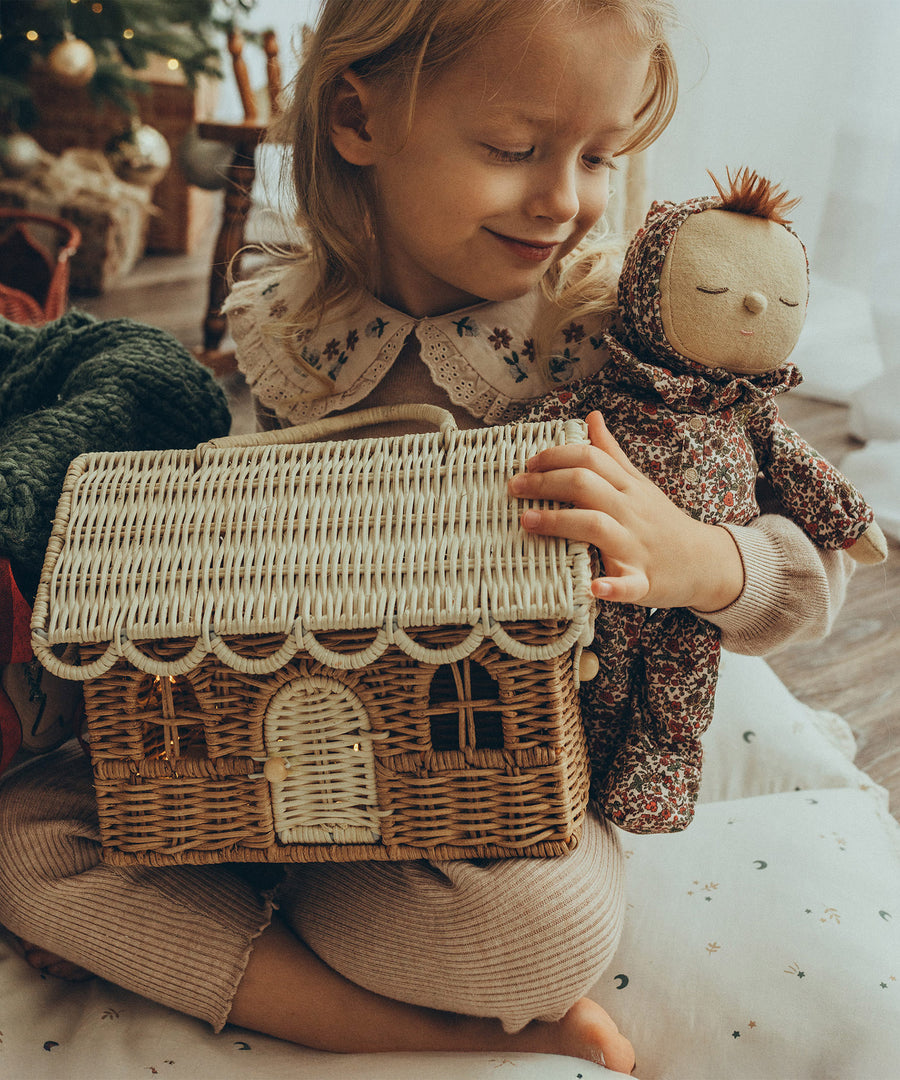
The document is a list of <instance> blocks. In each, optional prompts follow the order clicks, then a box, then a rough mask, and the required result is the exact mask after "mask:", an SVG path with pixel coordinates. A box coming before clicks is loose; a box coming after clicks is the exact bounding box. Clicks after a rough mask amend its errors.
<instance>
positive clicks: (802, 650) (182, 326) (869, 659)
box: [75, 250, 900, 818]
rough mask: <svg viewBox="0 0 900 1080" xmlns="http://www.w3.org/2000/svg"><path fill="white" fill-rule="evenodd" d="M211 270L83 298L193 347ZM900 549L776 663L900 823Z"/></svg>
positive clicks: (136, 278) (828, 409)
mask: <svg viewBox="0 0 900 1080" xmlns="http://www.w3.org/2000/svg"><path fill="white" fill-rule="evenodd" d="M208 270H209V255H208V253H207V251H205V250H204V251H199V252H198V253H197V254H194V255H189V256H159V255H156V256H149V257H147V258H146V259H144V260H143V262H141V263H140V264H139V265H138V266H137V267H136V268H135V270H134V271H133V272H132V273H131V274H130V275H129V276H128V278H127V279H126V280H125V281H124V282H123V283H122V284H121V285H119V286H116V287H115V288H113V289H111V290H109V291H108V292H107V293H106V294H105V295H104V296H102V297H95V298H85V297H81V298H75V302H76V303H77V305H78V306H79V307H81V308H82V309H83V310H86V311H90V312H93V313H94V314H96V315H98V316H100V317H102V318H109V317H114V316H115V317H118V316H125V317H129V318H134V319H138V320H140V321H142V322H147V323H151V324H153V325H156V326H161V327H163V328H164V329H166V330H168V331H170V332H171V333H172V334H174V335H175V336H176V337H177V338H178V339H179V340H180V341H182V342H183V343H184V344H185V345H187V346H188V347H190V348H193V347H194V346H197V345H199V344H200V341H201V325H202V321H203V316H204V313H205V310H206V290H207V281H208ZM222 384H223V387H224V389H225V390H226V392H227V393H228V395H229V399H230V401H231V403H232V408H233V412H234V413H235V414H236V426H237V427H239V428H240V429H242V430H247V429H248V425H249V424H250V423H251V420H252V413H251V410H250V407H249V398H248V395H247V392H246V387H245V386H244V385H243V383H242V380H241V379H240V376H231V377H229V378H227V379H224V380H223V382H222ZM783 402H784V404H783V409H782V411H783V414H784V416H785V418H786V419H787V421H788V423H790V424H791V425H792V426H793V427H795V428H797V430H798V431H800V433H801V434H802V435H804V436H805V437H806V438H807V439H809V441H810V442H811V443H812V444H813V445H814V446H816V447H817V448H818V449H819V450H820V451H821V453H823V454H824V455H825V456H826V457H828V458H829V459H830V460H831V461H833V462H834V463H835V464H836V465H838V466H840V463H841V459H842V458H843V456H844V454H846V453H847V451H848V450H850V449H852V448H853V447H854V446H856V445H858V444H857V443H856V442H855V441H854V440H853V439H852V437H851V436H850V435H849V434H848V430H847V410H846V409H845V408H843V407H842V406H838V405H832V404H829V403H826V402H821V401H815V400H813V399H810V398H804V397H800V396H799V395H797V394H793V395H790V396H789V397H788V398H787V399H783ZM898 555H900V549H898V545H897V544H895V543H892V545H891V557H890V559H889V560H888V562H887V564H886V565H884V566H880V567H874V568H870V567H864V568H862V569H860V570H859V571H858V572H857V574H856V575H855V577H854V578H853V580H852V581H851V583H850V592H849V595H848V599H847V603H846V605H845V606H844V609H843V610H842V612H841V614H840V616H839V618H838V621H837V624H836V625H835V627H834V631H833V633H832V634H831V635H830V637H829V638H828V639H827V640H825V641H824V642H819V643H816V644H812V645H801V646H794V647H792V648H789V649H785V650H784V651H782V652H780V653H778V654H775V655H773V656H770V657H769V658H768V660H769V663H770V664H771V666H772V668H773V669H774V670H775V671H776V672H777V674H778V675H779V676H780V678H781V679H782V680H783V681H784V682H785V683H786V684H787V686H788V687H790V689H791V690H792V691H793V692H794V694H796V696H797V697H799V698H800V699H801V700H802V701H805V702H807V703H808V704H810V705H812V706H815V707H817V708H823V709H830V710H832V711H834V712H837V713H840V714H841V715H842V716H843V717H844V718H845V719H846V720H847V721H848V723H849V724H850V725H851V727H852V728H853V731H854V734H855V735H856V738H857V742H858V747H859V749H858V754H857V758H856V762H857V764H858V765H859V767H860V768H862V769H864V770H865V771H866V772H868V773H870V775H871V776H872V777H873V779H875V780H876V781H877V782H878V783H880V784H882V785H884V786H885V787H887V788H888V790H889V792H890V795H891V808H892V810H893V812H894V814H895V816H897V817H898V818H900V557H898Z"/></svg>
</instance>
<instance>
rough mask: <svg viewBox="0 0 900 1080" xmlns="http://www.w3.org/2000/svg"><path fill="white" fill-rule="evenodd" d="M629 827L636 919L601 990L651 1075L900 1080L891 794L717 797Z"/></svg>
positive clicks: (896, 867) (899, 941)
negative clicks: (669, 823) (657, 826)
mask: <svg viewBox="0 0 900 1080" xmlns="http://www.w3.org/2000/svg"><path fill="white" fill-rule="evenodd" d="M623 841H624V845H625V849H626V853H627V855H628V860H627V867H628V872H627V877H626V881H627V883H628V884H627V889H628V917H627V921H626V929H625V934H624V936H623V940H622V943H621V946H620V948H619V950H618V952H617V954H616V956H615V957H614V959H613V963H612V966H611V967H610V968H609V971H608V973H607V974H606V975H605V976H604V978H603V979H602V980H601V982H600V984H599V985H598V986H597V987H596V988H595V990H594V992H593V995H592V996H595V997H596V999H597V1000H598V1001H600V1002H601V1003H602V1004H603V1005H604V1007H605V1008H607V1009H608V1010H609V1011H610V1012H611V1014H612V1015H613V1017H614V1018H615V1020H616V1021H617V1023H618V1024H619V1025H620V1027H621V1028H622V1030H623V1031H625V1032H626V1034H627V1035H628V1036H629V1038H630V1039H631V1040H632V1042H633V1043H634V1045H635V1050H636V1054H637V1074H638V1075H639V1076H640V1077H642V1080H725V1078H727V1080H788V1078H789V1080H822V1078H826V1077H827V1078H829V1080H897V1076H898V1075H900V826H898V824H897V822H896V821H894V819H893V818H891V817H890V815H889V814H888V813H887V812H886V810H885V807H884V800H883V799H882V798H881V797H880V796H879V795H877V794H875V793H865V792H861V791H858V790H850V789H846V788H844V789H834V788H831V789H823V790H818V791H802V792H786V793H783V794H778V795H763V796H756V797H754V798H749V799H740V800H735V801H732V802H722V803H708V804H706V805H703V806H700V807H698V809H697V815H696V818H695V820H694V822H693V824H692V825H691V826H690V828H688V829H687V830H685V831H684V832H683V833H677V834H672V835H668V836H666V835H662V836H659V835H658V836H630V835H625V834H623ZM626 980H627V985H625V983H626ZM619 987H622V988H621V989H620V988H619Z"/></svg>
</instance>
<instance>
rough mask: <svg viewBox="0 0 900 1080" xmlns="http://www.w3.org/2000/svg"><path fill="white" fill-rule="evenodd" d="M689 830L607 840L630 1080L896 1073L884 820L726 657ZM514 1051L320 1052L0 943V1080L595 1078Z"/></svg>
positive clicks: (896, 856) (829, 754)
mask: <svg viewBox="0 0 900 1080" xmlns="http://www.w3.org/2000/svg"><path fill="white" fill-rule="evenodd" d="M704 743H705V748H706V754H707V759H706V765H705V770H704V781H703V789H702V792H701V805H700V806H699V807H698V809H697V814H696V817H695V820H694V823H693V824H692V825H691V826H690V827H689V828H688V829H687V830H686V831H685V832H684V833H678V834H674V835H651V836H635V835H626V834H623V846H624V849H625V851H626V854H627V864H626V865H627V875H628V876H627V881H628V913H627V919H626V927H625V933H624V936H623V940H622V944H621V946H620V948H619V951H618V952H617V954H616V956H615V958H614V959H613V962H612V964H611V966H610V967H609V969H608V970H607V972H606V973H605V975H604V976H603V978H602V980H601V982H600V983H599V984H598V986H597V987H596V988H595V990H594V991H593V994H594V996H596V998H597V1000H598V1001H601V1002H602V1003H603V1005H604V1007H605V1008H607V1009H608V1010H609V1011H610V1013H611V1014H612V1015H613V1016H614V1017H615V1019H616V1020H617V1022H618V1023H619V1024H620V1026H621V1027H622V1029H623V1030H624V1031H626V1032H627V1033H628V1035H629V1037H630V1038H631V1039H632V1041H633V1042H634V1044H635V1048H636V1051H637V1069H636V1072H635V1075H636V1076H637V1077H639V1078H640V1080H897V1077H898V1076H900V825H898V824H897V822H896V821H895V820H894V818H892V817H891V816H890V814H889V813H888V810H887V804H886V796H885V793H884V791H883V790H882V789H880V788H879V787H878V786H877V785H875V784H874V783H873V782H872V781H871V779H870V778H869V777H868V776H866V774H865V773H862V772H860V771H859V770H858V769H857V768H856V767H855V766H854V765H853V764H852V753H853V739H852V736H851V735H850V732H849V730H848V728H847V726H846V725H845V724H844V723H843V721H842V720H840V718H838V717H836V716H833V715H832V714H829V713H816V712H813V711H812V710H810V709H808V708H806V707H805V706H803V705H801V704H800V703H799V702H798V701H797V700H796V699H795V698H793V697H792V696H791V694H790V693H788V691H787V690H786V688H785V687H784V686H783V685H782V684H781V682H780V681H779V680H778V679H777V678H776V676H775V675H774V674H773V673H772V671H771V669H770V668H769V667H768V666H767V665H766V663H765V662H764V661H763V660H760V659H756V658H749V657H742V656H735V655H731V654H725V656H724V659H723V665H722V675H721V679H720V682H719V694H718V698H717V705H716V716H715V719H714V721H713V723H712V725H711V727H710V730H709V732H708V733H707V735H706V736H705V738H704ZM611 1075H613V1074H611V1073H608V1072H607V1071H606V1070H605V1069H603V1068H602V1067H601V1066H599V1065H592V1064H590V1063H588V1062H584V1061H578V1060H576V1059H573V1058H566V1057H556V1056H539V1055H533V1054H519V1055H510V1056H503V1055H498V1054H374V1055H365V1054H359V1055H346V1056H344V1055H330V1054H323V1053H320V1052H315V1051H310V1050H305V1049H302V1048H300V1047H296V1046H291V1045H289V1044H287V1043H282V1042H279V1041H277V1040H275V1039H268V1038H265V1037H263V1036H260V1035H255V1034H253V1033H251V1032H247V1031H241V1030H239V1029H236V1028H226V1029H225V1030H224V1031H223V1032H222V1033H221V1034H219V1035H213V1034H212V1033H211V1032H210V1030H209V1028H208V1027H207V1026H206V1025H205V1024H203V1023H201V1022H200V1021H196V1020H191V1019H188V1018H186V1017H183V1016H179V1015H178V1014H176V1013H174V1012H171V1011H169V1010H168V1009H165V1008H163V1007H161V1006H158V1005H153V1004H151V1003H148V1002H145V1001H143V1000H141V999H140V998H138V997H135V996H134V995H132V994H128V993H125V992H124V991H120V990H117V989H116V988H114V987H111V986H109V985H108V984H106V983H103V982H101V981H99V980H94V981H93V982H89V983H85V984H79V985H74V986H73V985H69V984H66V983H62V982H59V981H57V980H54V979H50V978H42V977H41V976H40V975H39V974H38V973H37V972H35V971H33V970H32V969H31V968H29V967H28V966H27V965H26V964H25V962H24V961H23V960H21V959H20V958H19V957H18V956H16V955H15V954H14V953H13V952H12V950H11V949H9V948H8V947H7V946H6V945H4V944H0V1077H2V1078H3V1080H7V1078H8V1080H126V1078H130V1077H148V1076H160V1077H168V1078H170V1080H178V1078H179V1077H183V1078H185V1080H188V1078H190V1080H245V1078H258V1080H288V1078H290V1080H488V1078H491V1080H495V1078H496V1080H503V1078H504V1077H509V1078H510V1080H599V1078H601V1077H607V1078H608V1077H610V1076H611Z"/></svg>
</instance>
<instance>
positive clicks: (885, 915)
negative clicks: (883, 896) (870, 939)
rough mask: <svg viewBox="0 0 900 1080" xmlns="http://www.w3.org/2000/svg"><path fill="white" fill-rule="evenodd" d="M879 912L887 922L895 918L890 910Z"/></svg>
mask: <svg viewBox="0 0 900 1080" xmlns="http://www.w3.org/2000/svg"><path fill="white" fill-rule="evenodd" d="M878 914H879V915H880V916H881V917H882V919H884V921H885V922H890V921H891V919H893V917H894V916H893V915H892V914H891V913H890V912H889V911H879V912H878Z"/></svg>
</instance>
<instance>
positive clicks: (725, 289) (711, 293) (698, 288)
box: [697, 285, 728, 296]
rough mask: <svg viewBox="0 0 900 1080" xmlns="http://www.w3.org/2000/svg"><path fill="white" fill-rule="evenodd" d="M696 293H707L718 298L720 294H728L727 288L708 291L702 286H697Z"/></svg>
mask: <svg viewBox="0 0 900 1080" xmlns="http://www.w3.org/2000/svg"><path fill="white" fill-rule="evenodd" d="M697 292H705V293H709V294H710V295H711V296H718V295H719V294H720V293H726V292H728V289H727V288H721V289H709V288H706V287H705V286H703V285H698V286H697Z"/></svg>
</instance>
